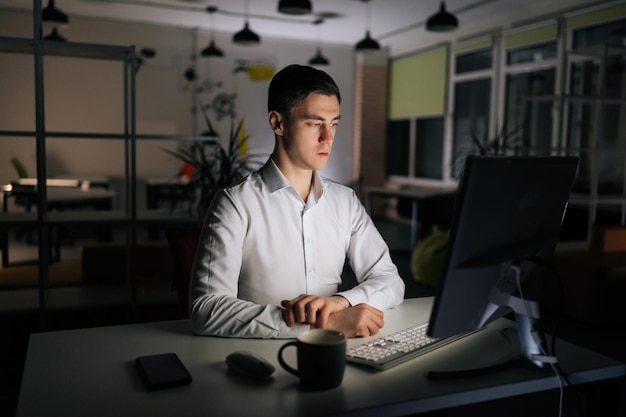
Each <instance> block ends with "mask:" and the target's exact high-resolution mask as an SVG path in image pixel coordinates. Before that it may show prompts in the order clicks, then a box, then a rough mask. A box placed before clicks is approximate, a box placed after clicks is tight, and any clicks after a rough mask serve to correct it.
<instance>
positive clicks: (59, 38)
mask: <svg viewBox="0 0 626 417" xmlns="http://www.w3.org/2000/svg"><path fill="white" fill-rule="evenodd" d="M44 40H46V41H56V42H65V41H66V40H67V39H65V38H64V37H63V36H61V35H60V34H59V31H58V30H57V28H52V32H50V34H49V35H47V36H45V37H44Z"/></svg>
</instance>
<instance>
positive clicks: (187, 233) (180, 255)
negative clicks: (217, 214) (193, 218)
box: [165, 227, 200, 318]
mask: <svg viewBox="0 0 626 417" xmlns="http://www.w3.org/2000/svg"><path fill="white" fill-rule="evenodd" d="M165 234H166V236H167V242H168V244H169V246H170V250H171V251H172V257H173V261H174V269H175V272H176V289H177V292H178V301H177V305H178V313H179V315H180V317H181V318H188V317H189V281H190V279H191V270H192V268H193V261H194V258H195V256H196V248H197V247H198V241H199V239H200V227H170V228H168V229H167V230H166V231H165Z"/></svg>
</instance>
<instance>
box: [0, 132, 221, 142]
mask: <svg viewBox="0 0 626 417" xmlns="http://www.w3.org/2000/svg"><path fill="white" fill-rule="evenodd" d="M35 135H36V132H35V131H29V130H0V136H19V137H35ZM45 137H46V138H70V139H71V138H80V139H125V138H127V137H130V134H124V133H88V132H46V133H45ZM134 138H135V139H137V140H163V141H166V140H176V141H179V140H180V141H197V142H200V141H202V142H216V141H219V138H218V137H216V136H194V135H158V134H154V135H152V134H142V135H137V134H135V135H134Z"/></svg>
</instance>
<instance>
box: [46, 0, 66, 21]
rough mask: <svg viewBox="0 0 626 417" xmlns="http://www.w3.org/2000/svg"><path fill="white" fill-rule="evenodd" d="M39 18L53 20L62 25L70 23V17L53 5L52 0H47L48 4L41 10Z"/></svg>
mask: <svg viewBox="0 0 626 417" xmlns="http://www.w3.org/2000/svg"><path fill="white" fill-rule="evenodd" d="M41 19H42V20H43V21H44V22H55V23H61V24H64V25H67V24H69V23H70V19H69V17H68V16H67V14H65V13H63V12H62V11H61V10H59V9H57V8H56V7H55V4H54V0H49V1H48V5H47V6H46V7H44V9H43V10H42V11H41Z"/></svg>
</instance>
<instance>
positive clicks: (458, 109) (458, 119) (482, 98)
mask: <svg viewBox="0 0 626 417" xmlns="http://www.w3.org/2000/svg"><path fill="white" fill-rule="evenodd" d="M454 89H455V100H454V110H453V111H454V127H453V135H452V137H453V157H452V163H453V165H452V173H451V174H452V177H453V178H455V179H459V178H460V176H461V173H462V172H463V164H464V161H465V157H466V156H467V155H469V154H477V153H479V149H478V146H477V145H476V143H475V140H479V141H480V142H481V143H483V142H484V141H485V140H488V139H489V137H488V136H489V114H490V102H491V100H490V96H491V79H490V78H483V79H478V80H470V81H461V82H457V83H456V84H455V86H454Z"/></svg>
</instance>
